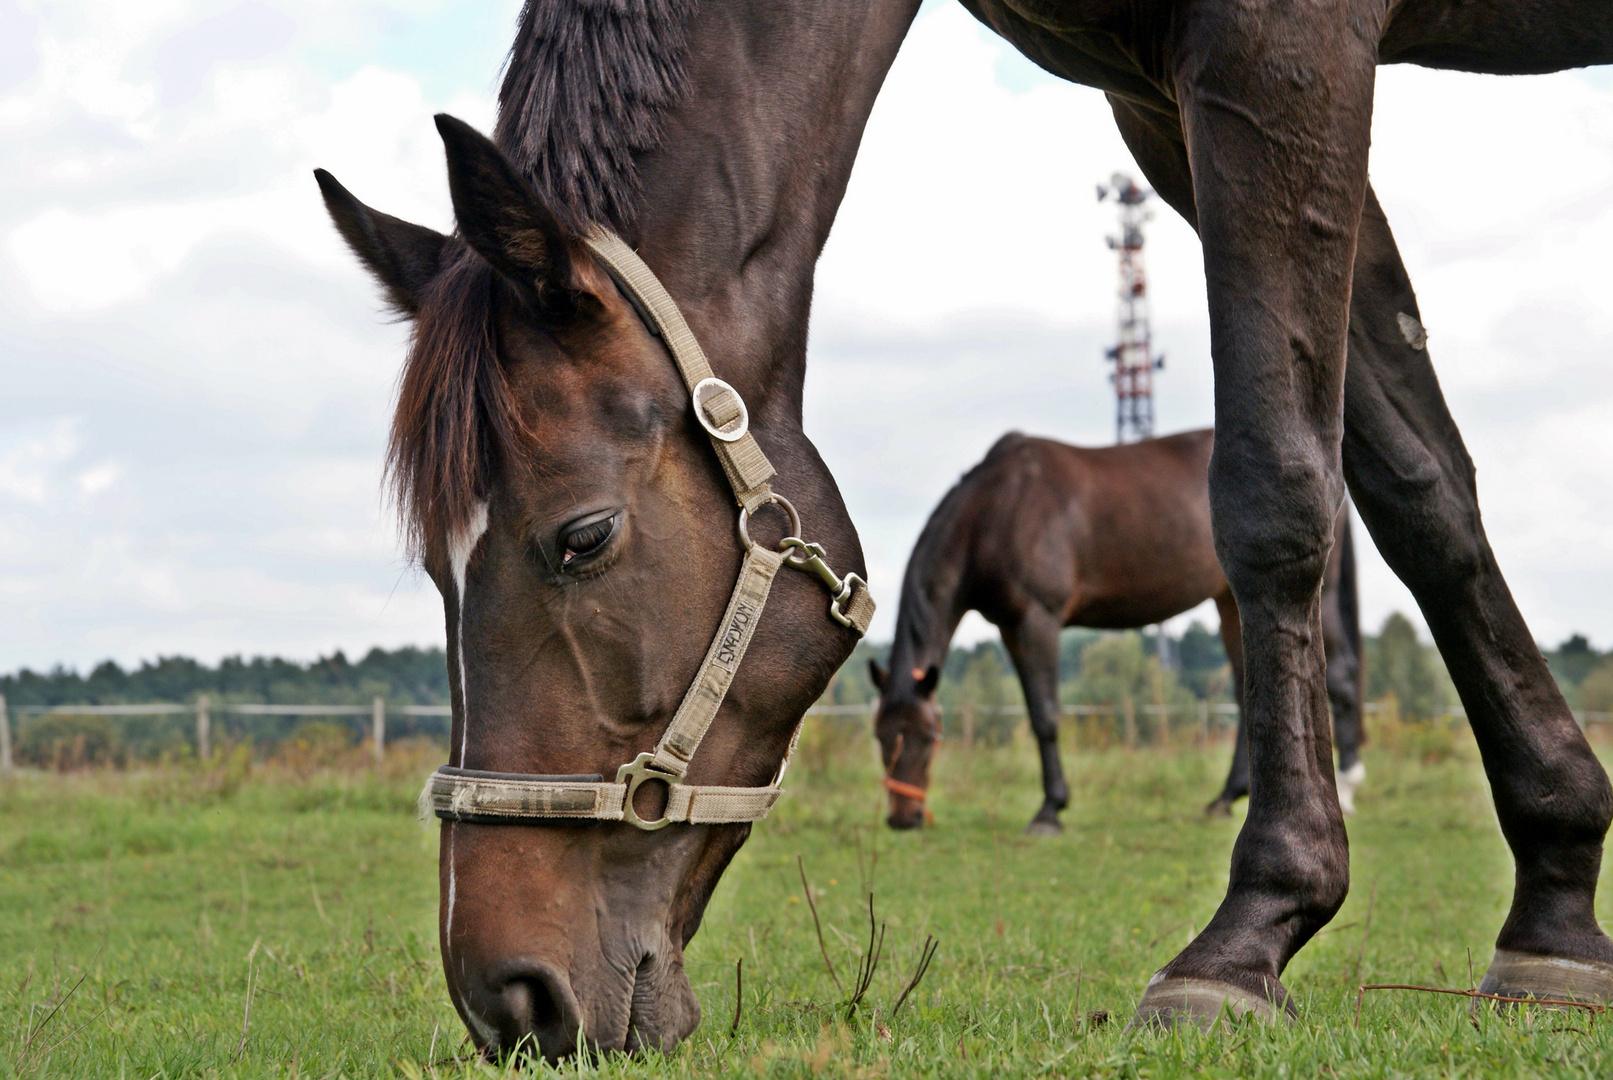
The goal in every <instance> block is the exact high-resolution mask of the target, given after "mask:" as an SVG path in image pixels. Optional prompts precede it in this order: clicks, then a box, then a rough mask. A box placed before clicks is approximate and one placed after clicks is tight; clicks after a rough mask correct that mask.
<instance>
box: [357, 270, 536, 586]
mask: <svg viewBox="0 0 1613 1080" xmlns="http://www.w3.org/2000/svg"><path fill="white" fill-rule="evenodd" d="M503 287H504V285H503V282H502V280H501V279H500V278H499V276H498V272H497V271H496V270H494V269H493V267H492V266H491V265H490V264H489V263H488V262H487V261H486V260H485V259H483V258H482V257H481V256H479V255H477V254H476V253H475V252H473V251H472V250H471V249H470V247H469V246H467V245H466V244H465V243H464V242H463V241H460V240H458V239H457V238H456V239H455V240H452V241H450V243H449V245H448V247H447V248H446V249H445V251H444V253H443V269H442V270H441V271H440V272H439V273H438V275H437V277H436V279H435V280H434V281H433V282H432V283H431V286H430V288H429V290H428V292H427V294H426V296H425V298H424V300H425V302H424V303H422V304H421V306H420V313H419V315H418V316H417V317H416V319H415V323H414V336H413V340H412V341H411V343H410V346H409V357H408V359H407V360H406V361H405V363H404V366H403V377H402V379H401V381H400V383H399V387H398V407H397V411H396V412H395V413H394V414H393V417H392V434H391V438H390V439H389V441H388V445H387V461H386V478H387V484H388V487H389V488H390V489H391V491H392V495H393V500H394V501H395V503H396V504H397V508H398V512H399V515H400V517H401V518H402V519H403V528H404V535H405V539H406V540H407V543H408V548H409V551H410V552H411V553H412V554H414V555H415V556H416V557H419V556H421V555H423V554H424V552H425V550H426V545H427V542H428V540H429V539H431V538H433V537H436V538H439V539H441V538H446V537H451V536H456V535H458V534H459V533H461V532H463V531H464V529H465V527H466V525H467V524H468V523H469V522H470V520H471V518H472V517H473V516H474V515H475V512H476V506H477V504H478V503H481V502H485V501H486V499H487V488H488V484H487V480H488V477H489V476H490V475H491V471H492V468H493V464H494V461H495V460H496V458H497V457H498V456H499V454H500V452H501V451H502V450H503V449H505V448H507V447H509V446H512V445H514V444H515V442H516V440H517V439H518V438H519V436H520V435H521V433H522V430H523V425H522V423H521V416H520V411H519V410H518V409H517V408H516V404H515V397H514V395H513V394H512V393H511V391H510V386H509V383H508V381H507V380H506V379H505V377H504V369H503V365H502V364H501V363H500V362H499V358H498V342H497V331H496V329H495V325H494V302H495V296H496V293H497V291H498V290H499V289H501V288H503Z"/></svg>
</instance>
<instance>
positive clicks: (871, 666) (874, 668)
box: [868, 658, 890, 694]
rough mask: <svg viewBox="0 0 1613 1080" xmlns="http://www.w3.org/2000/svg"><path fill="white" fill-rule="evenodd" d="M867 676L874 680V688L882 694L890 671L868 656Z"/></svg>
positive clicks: (888, 679) (888, 680)
mask: <svg viewBox="0 0 1613 1080" xmlns="http://www.w3.org/2000/svg"><path fill="white" fill-rule="evenodd" d="M868 677H869V678H870V679H872V680H873V681H874V689H875V690H878V691H879V692H880V693H881V694H883V693H884V692H885V686H886V684H888V683H889V682H890V672H888V671H886V670H885V669H884V668H882V667H880V666H879V661H878V660H875V659H872V658H870V659H869V661H868Z"/></svg>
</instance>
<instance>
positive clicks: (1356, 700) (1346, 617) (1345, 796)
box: [1322, 506, 1367, 814]
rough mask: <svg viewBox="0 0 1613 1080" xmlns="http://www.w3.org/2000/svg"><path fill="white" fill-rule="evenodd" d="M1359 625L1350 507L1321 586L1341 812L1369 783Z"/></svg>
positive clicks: (1341, 515)
mask: <svg viewBox="0 0 1613 1080" xmlns="http://www.w3.org/2000/svg"><path fill="white" fill-rule="evenodd" d="M1360 642H1361V625H1360V616H1359V614H1358V610H1357V606H1356V593H1355V548H1354V544H1353V542H1352V539H1351V535H1350V508H1349V507H1348V506H1345V507H1344V508H1343V509H1342V510H1340V511H1339V519H1338V521H1337V523H1336V524H1335V527H1334V530H1333V554H1332V556H1331V557H1330V558H1329V559H1328V566H1327V576H1326V577H1325V578H1324V579H1323V581H1322V643H1323V646H1324V648H1325V650H1326V654H1327V698H1328V703H1329V704H1330V705H1331V706H1332V710H1333V745H1334V746H1335V747H1336V748H1337V749H1338V755H1339V763H1338V768H1337V770H1336V771H1335V773H1334V782H1335V785H1336V786H1337V787H1338V791H1339V809H1341V810H1343V811H1344V813H1345V814H1354V813H1355V793H1356V792H1357V791H1359V790H1360V788H1361V785H1362V783H1363V782H1365V780H1366V778H1367V767H1366V765H1364V764H1363V763H1362V761H1361V742H1362V727H1361V647H1360Z"/></svg>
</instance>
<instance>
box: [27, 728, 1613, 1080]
mask: <svg viewBox="0 0 1613 1080" xmlns="http://www.w3.org/2000/svg"><path fill="white" fill-rule="evenodd" d="M1388 741H1390V740H1380V741H1379V744H1378V745H1374V746H1373V747H1370V748H1369V753H1368V754H1367V756H1366V761H1367V766H1368V769H1369V776H1368V781H1367V785H1366V787H1365V788H1364V789H1363V790H1362V792H1361V795H1360V812H1359V814H1358V815H1357V816H1356V817H1355V818H1354V819H1353V820H1352V821H1351V822H1350V835H1351V842H1352V848H1353V863H1354V886H1353V890H1352V892H1351V895H1350V899H1349V901H1348V903H1347V904H1346V906H1345V908H1344V910H1343V911H1342V912H1341V913H1340V914H1339V916H1338V918H1337V919H1336V920H1335V922H1334V924H1333V926H1332V927H1330V928H1329V929H1328V931H1326V932H1325V933H1324V934H1322V935H1321V936H1320V937H1319V938H1318V939H1317V940H1316V941H1315V942H1313V943H1312V944H1311V945H1310V946H1309V947H1307V948H1306V950H1305V951H1304V952H1303V953H1302V954H1301V955H1300V957H1299V958H1298V960H1296V962H1295V963H1294V964H1293V966H1292V967H1291V968H1290V971H1289V973H1288V976H1287V982H1288V985H1289V986H1290V987H1291V988H1292V989H1293V990H1294V991H1295V992H1296V994H1297V995H1298V998H1299V1000H1300V1002H1301V1005H1302V1018H1301V1020H1300V1021H1299V1023H1297V1024H1295V1025H1293V1026H1292V1027H1287V1026H1282V1027H1264V1026H1259V1025H1256V1024H1249V1025H1246V1026H1239V1027H1235V1028H1232V1029H1229V1030H1223V1031H1220V1032H1218V1033H1215V1034H1211V1035H1207V1036H1206V1035H1200V1034H1198V1033H1196V1032H1192V1033H1173V1034H1159V1033H1154V1032H1138V1033H1127V1032H1126V1031H1125V1030H1124V1027H1125V1021H1126V1019H1127V1017H1128V1016H1129V1014H1130V1012H1131V1010H1132V1007H1133V1006H1134V1005H1135V1003H1136V1001H1137V998H1138V996H1139V995H1140V993H1141V992H1142V989H1143V985H1144V983H1145V982H1146V980H1147V978H1148V976H1149V975H1150V973H1151V972H1152V971H1153V970H1154V969H1155V968H1156V967H1158V966H1159V965H1160V964H1162V963H1163V962H1164V961H1165V960H1167V959H1168V958H1169V957H1170V956H1171V955H1172V954H1173V952H1174V951H1175V950H1176V949H1177V948H1179V947H1180V945H1181V944H1182V943H1183V942H1185V941H1186V940H1187V938H1188V936H1189V935H1190V934H1191V933H1192V932H1193V930H1194V929H1195V928H1196V927H1199V926H1202V925H1203V923H1204V921H1205V920H1206V919H1207V918H1208V917H1209V915H1210V914H1211V913H1212V912H1213V910H1214V908H1215V904H1216V901H1217V900H1218V898H1219V897H1220V895H1221V891H1222V888H1223V885H1224V882H1225V874H1226V866H1227V858H1228V852H1229V849H1230V845H1231V843H1232V839H1233V836H1234V834H1235V830H1236V826H1237V822H1236V821H1235V820H1234V821H1225V820H1218V821H1210V822H1205V821H1203V820H1201V818H1200V816H1199V810H1200V807H1201V806H1202V805H1203V804H1204V803H1205V801H1207V800H1208V799H1209V798H1210V797H1211V796H1212V795H1213V794H1214V793H1215V791H1216V790H1218V788H1219V781H1220V779H1221V775H1222V772H1223V770H1224V767H1225V761H1226V756H1227V749H1226V748H1225V747H1219V748H1214V749H1212V750H1209V751H1199V750H1192V749H1180V750H1173V751H1168V752H1166V751H1149V750H1142V751H1137V752H1133V753H1129V754H1128V753H1126V752H1124V751H1121V750H1108V751H1080V752H1077V751H1069V752H1068V753H1067V761H1068V763H1069V765H1070V767H1071V774H1072V776H1071V780H1072V787H1073V789H1074V791H1075V793H1076V794H1075V798H1074V802H1073V805H1072V807H1071V809H1070V810H1069V811H1068V812H1067V813H1066V815H1065V820H1066V832H1065V834H1064V835H1063V836H1062V837H1059V838H1056V839H1051V840H1049V839H1034V840H1033V839H1029V838H1026V837H1023V836H1021V835H1020V832H1019V829H1020V827H1021V826H1022V825H1023V824H1024V822H1025V821H1026V820H1028V818H1029V816H1030V814H1031V813H1032V812H1033V810H1034V809H1035V807H1036V805H1037V803H1038V799H1039V793H1038V787H1037V784H1036V777H1035V760H1034V753H1033V751H1032V749H1031V747H1030V746H1029V745H1028V744H1025V743H1017V744H1013V745H1010V746H1008V747H1005V748H1002V749H997V750H975V751H972V752H964V751H961V750H959V749H957V748H956V747H954V746H946V747H943V756H942V759H941V761H940V763H939V767H938V776H937V795H936V797H935V800H934V807H935V812H936V815H937V817H938V819H939V824H938V827H937V828H935V829H933V830H928V831H925V832H922V833H916V834H904V835H897V834H892V833H890V832H888V831H886V830H885V829H883V827H882V826H881V825H880V816H879V815H880V800H879V798H878V797H877V778H878V771H877V767H876V765H875V763H874V762H873V760H872V756H873V755H872V750H871V746H870V740H869V739H868V736H867V734H866V731H865V730H864V729H863V728H862V727H861V726H857V727H856V728H855V729H854V730H853V729H850V728H834V727H830V726H827V725H826V726H824V727H822V728H820V729H817V730H815V731H813V732H811V733H809V738H808V739H807V740H805V745H804V746H803V753H802V754H801V756H800V758H799V759H798V763H797V765H796V767H795V768H794V769H793V770H792V772H791V775H790V778H789V781H788V783H787V786H788V787H789V788H790V794H789V795H788V796H787V798H786V800H785V801H784V802H783V803H782V804H781V806H780V808H779V809H778V810H777V811H775V816H774V817H773V818H772V819H770V820H769V821H767V822H764V823H762V824H761V825H760V826H759V827H758V828H757V829H756V830H755V833H754V835H753V837H752V839H751V840H750V842H749V843H748V844H747V845H746V847H745V849H744V850H743V851H742V852H741V853H740V855H739V856H738V858H737V859H736V860H735V862H734V865H733V867H732V868H731V869H730V870H729V872H728V874H727V876H726V878H725V879H724V881H723V882H722V884H721V886H720V887H719V889H718V891H717V894H716V897H715V899H714V900H713V902H712V905H711V907H710V909H709V912H708V914H707V917H706V921H705V926H704V928H703V929H702V930H701V932H700V934H699V936H698V937H697V938H696V940H695V941H694V943H693V944H692V945H691V947H690V949H689V953H688V966H689V971H690V975H691V978H692V981H693V983H694V985H695V988H696V991H697V993H698V994H699V996H700V999H701V1001H702V1003H703V1005H704V1008H705V1013H706V1019H705V1021H704V1022H703V1023H702V1025H701V1027H700V1028H699V1030H698V1031H697V1032H696V1033H695V1035H694V1036H693V1037H692V1038H691V1039H690V1040H689V1041H688V1042H687V1043H685V1044H684V1045H683V1046H682V1047H680V1048H679V1049H678V1050H676V1051H675V1052H673V1053H672V1054H670V1055H668V1056H666V1057H664V1058H652V1059H651V1060H648V1061H636V1062H635V1061H624V1060H620V1059H613V1060H607V1061H605V1062H603V1063H602V1064H600V1065H598V1066H597V1067H596V1066H579V1065H571V1066H567V1067H566V1068H565V1069H564V1070H563V1071H566V1072H576V1073H589V1072H595V1071H597V1072H599V1073H601V1074H604V1075H612V1076H615V1075H621V1076H651V1075H654V1076H715V1075H735V1076H743V1075H763V1076H779V1077H809V1076H857V1077H897V1076H926V1077H927V1076H947V1077H988V1076H990V1077H995V1076H1103V1077H1109V1076H1114V1077H1185V1076H1211V1077H1215V1076H1228V1077H1231V1076H1237V1077H1303V1076H1323V1077H1395V1076H1475V1077H1477V1076H1483V1077H1511V1076H1519V1077H1523V1076H1530V1077H1535V1076H1573V1077H1578V1076H1585V1077H1592V1076H1596V1077H1606V1076H1608V1075H1613V1019H1601V1020H1595V1019H1592V1018H1589V1017H1586V1016H1582V1015H1572V1016H1570V1015H1565V1014H1559V1013H1549V1012H1539V1011H1530V1012H1527V1013H1522V1014H1513V1015H1499V1014H1493V1013H1490V1012H1489V1011H1487V1010H1486V1011H1483V1012H1481V1013H1479V1014H1478V1015H1477V1016H1476V1017H1474V1018H1472V1019H1470V1014H1469V1010H1468V1008H1467V1002H1466V1001H1465V1000H1463V999H1461V998H1453V997H1444V996H1436V995H1426V994H1408V993H1398V992H1381V993H1370V994H1368V995H1366V999H1365V1001H1364V1005H1363V1008H1362V1009H1361V1012H1360V1015H1359V1026H1357V1011H1356V990H1355V987H1356V985H1357V984H1358V983H1360V982H1414V983H1429V984H1435V985H1440V986H1457V987H1466V986H1468V985H1469V981H1468V980H1469V977H1470V976H1469V956H1470V955H1471V963H1472V970H1473V971H1474V972H1475V973H1482V971H1483V967H1484V964H1485V963H1486V961H1487V960H1488V958H1489V952H1490V946H1491V943H1492V941H1493V939H1494V935H1495V932H1496V930H1497V928H1498V927H1499V925H1500V922H1501V919H1502V916H1503V914H1504V908H1505V903H1506V899H1507V895H1508V884H1509V879H1510V874H1511V870H1510V864H1509V861H1508V858H1507V855H1506V851H1505V848H1504V847H1503V845H1502V842H1501V839H1500V836H1499V834H1498V832H1497V829H1496V826H1495V821H1494V817H1493V814H1492V812H1491V810H1490V809H1489V805H1488V801H1487V794H1486V789H1485V784H1484V779H1483V776H1482V774H1481V773H1480V771H1479V769H1478V766H1477V760H1476V759H1477V755H1476V753H1475V752H1474V750H1473V749H1472V746H1471V743H1470V741H1468V740H1467V739H1466V736H1465V735H1464V736H1459V737H1458V739H1457V741H1456V744H1455V747H1454V752H1453V753H1451V752H1449V751H1450V747H1449V746H1447V747H1446V748H1445V750H1444V751H1439V752H1434V753H1429V752H1428V748H1427V747H1426V746H1421V745H1418V744H1415V743H1413V744H1412V745H1410V746H1409V747H1408V745H1407V744H1405V743H1404V742H1403V743H1402V745H1401V747H1400V748H1399V749H1396V748H1394V747H1391V746H1388V745H1383V744H1384V743H1386V742H1388ZM1435 750H1436V751H1438V750H1439V748H1438V747H1436V748H1435ZM1419 756H1426V757H1429V758H1442V760H1432V761H1422V760H1419ZM430 764H431V756H430V754H429V753H425V752H422V751H421V750H420V749H419V748H416V750H415V751H414V752H413V753H412V754H411V753H410V752H409V751H408V750H407V749H406V748H405V749H402V750H400V751H399V752H398V753H397V754H395V755H394V760H393V761H392V762H391V764H390V765H389V767H388V771H387V773H386V774H385V775H381V776H376V775H373V774H370V773H367V772H365V771H363V770H357V769H355V770H352V771H310V770H307V769H303V770H295V769H291V768H285V767H273V768H271V767H265V766H258V767H256V768H254V769H252V770H250V772H249V771H248V769H247V767H246V762H245V758H244V756H243V755H238V756H236V757H235V758H233V759H227V760H225V761H223V762H220V763H218V764H215V765H213V766H211V767H209V768H206V769H201V768H195V767H192V768H184V767H173V768H170V769H165V770H159V771H154V772H150V773H144V774H133V773H129V774H124V773H111V772H99V773H80V774H76V775H67V776H54V775H42V774H31V775H24V776H20V777H18V778H15V779H13V780H12V781H10V782H8V783H6V784H5V785H4V786H3V787H0V1032H3V1034H0V1039H3V1042H0V1076H3V1077H11V1076H18V1077H22V1076H28V1077H33V1076H50V1077H78V1078H82V1077H102V1076H105V1077H120V1078H122V1077H126V1078H138V1080H148V1078H152V1077H167V1078H179V1077H292V1076H296V1077H337V1076H345V1077H354V1078H358V1077H411V1078H413V1077H422V1076H437V1077H454V1076H466V1075H498V1074H499V1073H500V1070H497V1069H495V1068H493V1067H492V1066H486V1065H482V1064H479V1063H475V1062H471V1061H469V1060H465V1059H463V1057H462V1055H464V1053H465V1049H464V1043H463V1032H462V1029H461V1026H460V1023H459V1020H458V1019H457V1017H456V1016H455V1015H454V1013H453V1010H452V1009H451V1007H450V1006H449V1004H448V1000H447V995H446V992H445V990H444V987H443V980H442V975H441V972H440V970H439V968H438V961H437V947H436V932H435V912H436V884H435V882H436V829H435V827H429V828H428V827H422V826H421V825H419V824H417V823H416V822H415V821H414V818H413V803H414V796H415V792H416V790H417V787H418V784H419V781H420V779H421V777H422V776H423V774H424V772H425V770H426V769H427V768H429V766H430ZM798 855H799V856H800V857H801V858H802V860H803V862H804V864H805V867H806V870H807V874H808V875H809V877H810V879H811V881H812V884H813V885H814V886H815V888H816V889H817V890H818V892H817V905H818V909H819V912H820V914H821V916H822V920H823V924H824V927H823V931H824V937H825V944H826V946H827V949H828V952H829V955H830V957H831V959H832V960H833V961H834V964H835V966H836V968H837V971H838V974H839V978H840V980H841V981H842V982H843V983H844V984H845V985H846V986H847V987H848V988H849V987H850V985H851V982H852V980H853V979H854V978H855V975H856V970H857V967H858V952H859V950H860V949H862V948H864V947H865V946H866V942H867V934H868V915H867V892H868V891H869V890H871V891H872V893H873V897H874V905H875V911H876V914H877V917H878V918H879V919H880V920H881V921H883V922H885V923H886V924H887V932H886V939H885V946H884V956H885V959H884V962H883V963H882V964H881V965H880V966H879V968H878V969H877V970H876V971H875V973H874V976H873V979H872V985H871V987H870V989H869V991H868V993H867V995H866V996H865V998H864V999H863V1002H862V1007H861V1008H859V1009H858V1010H856V1012H855V1014H854V1015H851V1016H850V1017H849V1018H848V1009H847V1007H846V1005H845V1003H844V1002H845V995H844V994H843V993H841V992H839V991H837V990H836V988H835V985H834V983H833V982H832V981H831V980H830V977H829V975H828V974H827V973H826V971H825V965H824V961H823V959H822V957H821V956H820V954H819V947H818V940H817V936H816V934H815V932H814V929H813V923H812V917H811V914H810V912H809V910H808V908H807V905H806V904H805V903H804V902H803V898H802V886H801V881H800V877H799V872H798V870H797V863H796V858H797V856H798ZM511 887H512V888H518V887H519V886H518V885H517V884H515V883H512V886H511ZM1602 918H1603V920H1604V923H1606V922H1608V921H1609V920H1610V919H1613V909H1610V907H1609V904H1608V901H1607V890H1606V888H1604V890H1603V898H1602ZM930 934H933V935H934V936H935V937H937V938H938V939H939V942H940V946H939V952H938V954H937V956H936V958H935V961H934V964H933V966H932V967H931V969H930V971H929V973H928V975H927V976H926V977H925V978H924V980H923V982H922V983H921V984H920V985H919V987H918V989H917V990H915V991H914V992H913V994H912V995H911V997H910V998H909V1000H908V1001H907V1003H906V1004H905V1005H904V1006H903V1008H902V1010H901V1011H900V1012H899V1013H897V1014H895V1015H892V1004H893V1002H894V1000H895V999H896V997H897V996H898V994H899V993H900V991H901V989H902V986H903V984H904V983H905V982H906V981H907V978H908V976H909V975H910V973H911V971H912V969H913V966H914V963H915V961H916V959H917V956H918V952H919V949H920V947H921V944H922V942H923V941H924V940H925V937H926V935H930ZM741 959H743V961H744V994H743V1010H742V1012H741V1014H740V1017H739V1020H738V1024H737V1029H735V1028H734V1006H735V965H736V962H737V961H739V960H741ZM1100 1010H1102V1011H1104V1012H1107V1014H1108V1019H1107V1022H1106V1023H1105V1022H1100V1021H1099V1018H1098V1015H1097V1014H1098V1012H1099V1011H1100ZM731 1029H734V1030H733V1031H732V1033H731Z"/></svg>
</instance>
